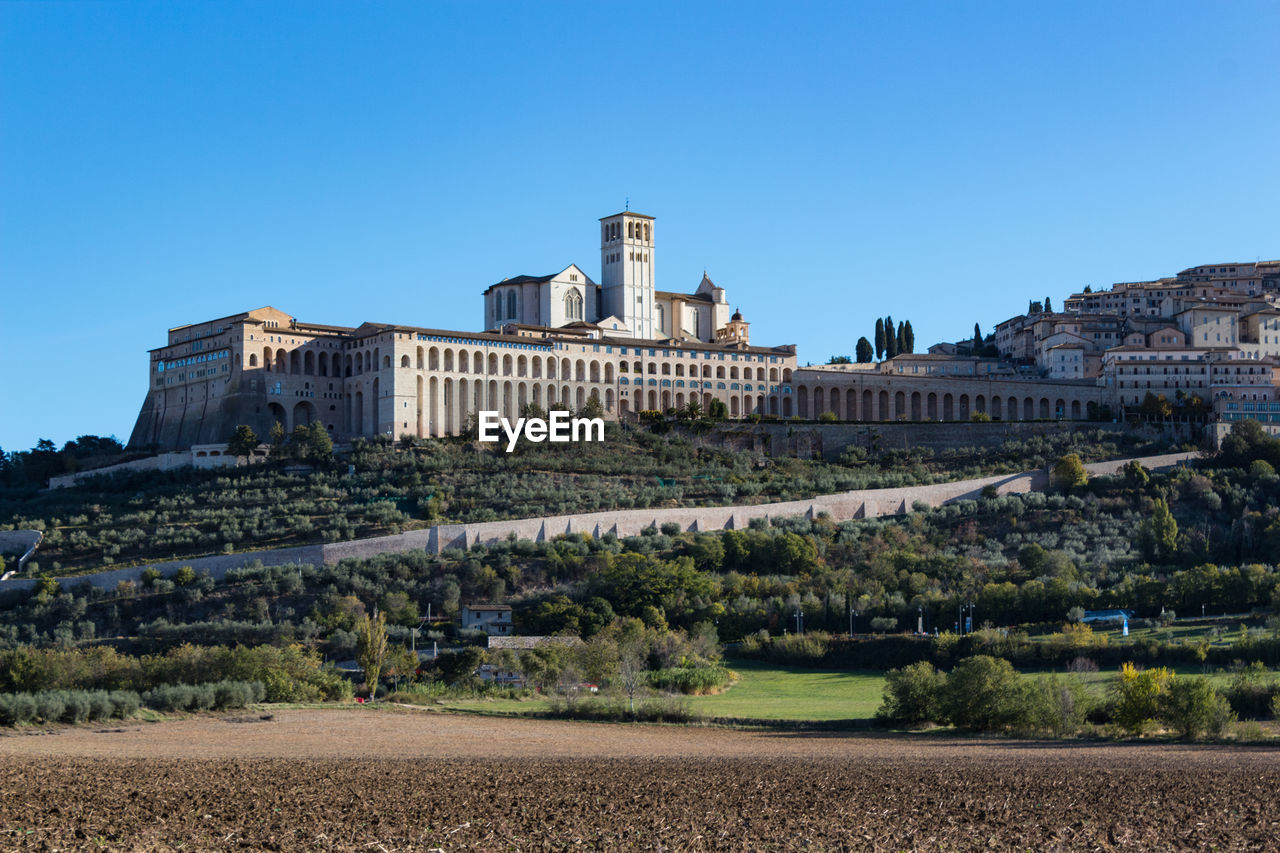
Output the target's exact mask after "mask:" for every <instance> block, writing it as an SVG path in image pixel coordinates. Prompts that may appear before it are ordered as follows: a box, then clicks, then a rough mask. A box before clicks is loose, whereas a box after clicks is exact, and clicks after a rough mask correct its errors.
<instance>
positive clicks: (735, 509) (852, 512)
mask: <svg viewBox="0 0 1280 853" xmlns="http://www.w3.org/2000/svg"><path fill="white" fill-rule="evenodd" d="M1195 456H1196V454H1194V453H1171V454H1166V455H1163V456H1147V457H1141V458H1140V461H1141V462H1142V464H1143V465H1145V466H1146V467H1147V468H1149V469H1151V470H1160V469H1163V468H1171V467H1173V466H1175V465H1177V464H1179V463H1180V462H1183V461H1185V460H1187V459H1191V458H1194V457H1195ZM1128 461H1129V460H1128V459H1118V460H1112V461H1110V462H1094V463H1091V464H1088V465H1086V466H1085V469H1086V470H1087V471H1088V472H1089V473H1090V474H1092V475H1101V474H1114V473H1115V472H1117V471H1118V470H1120V468H1121V467H1122V466H1123V465H1124V464H1125V463H1127V462H1128ZM1047 484H1048V474H1047V473H1046V472H1044V471H1028V472H1024V473H1021V474H1009V475H1001V476H995V477H981V478H978V479H974V480H958V481H956V482H951V483H932V484H929V485H925V486H906V487H901V488H893V489H861V490H858V491H852V492H841V493H838V494H833V495H819V496H818V497H814V498H806V499H804V500H798V501H782V502H779V503H768V504H755V505H750V506H726V507H705V508H703V507H677V508H672V509H630V510H611V511H606V512H590V513H581V514H574V515H556V516H547V517H540V518H517V519H510V520H507V521H485V522H476V523H473V524H442V525H439V526H436V527H431V528H427V529H424V530H411V531H409V532H407V533H398V534H394V535H391V536H374V537H371V538H368V539H356V540H353V541H350V542H335V543H331V544H327V545H302V546H299V547H295V548H277V549H273V550H268V551H246V552H242V553H237V554H224V555H217V556H212V557H194V558H190V559H186V560H171V561H168V562H164V563H152V564H150V565H148V566H133V567H130V568H121V569H113V570H111V571H106V572H98V573H96V574H92V575H80V576H76V577H70V578H59V580H60V581H61V582H63V583H64V584H67V585H69V586H74V585H76V584H81V583H88V584H90V585H91V586H95V587H99V588H102V589H110V588H112V587H114V586H115V585H116V584H118V583H119V582H120V581H123V580H135V581H136V580H137V579H138V578H139V577H140V576H141V575H142V572H143V571H144V570H145V569H148V568H151V569H156V570H158V571H160V572H162V573H164V574H171V573H172V572H174V571H177V569H179V568H180V567H182V566H190V567H191V568H193V569H195V570H196V571H197V572H208V573H209V574H210V575H211V576H212V577H214V578H215V579H220V578H222V577H223V576H225V575H226V573H227V571H228V570H230V569H236V568H241V567H243V566H246V565H248V564H249V563H252V562H254V561H255V560H256V561H260V562H262V563H263V565H269V566H279V565H290V564H311V565H322V564H323V565H332V564H334V563H337V562H338V561H340V560H343V559H347V558H358V559H363V558H368V557H373V556H376V555H378V554H388V553H399V552H404V551H418V550H425V551H428V552H430V553H433V554H438V553H440V552H441V551H443V550H444V549H446V548H462V549H466V548H470V547H471V546H472V545H475V544H477V543H479V544H490V543H494V542H501V541H503V540H505V539H508V538H511V537H512V536H513V535H514V537H515V538H516V539H527V540H530V541H533V542H542V541H546V540H548V539H554V538H555V537H557V536H561V535H563V534H566V533H588V534H590V535H591V536H594V537H600V536H604V535H606V534H609V533H613V534H615V535H616V536H619V537H625V536H637V535H639V534H640V532H641V531H642V530H644V529H645V528H647V527H661V526H662V525H664V524H667V523H674V524H677V525H679V526H680V529H681V530H687V531H707V530H740V529H743V528H745V527H747V526H748V525H749V524H750V523H751V520H752V519H753V518H765V519H767V518H788V517H793V516H805V517H807V518H815V517H817V516H819V515H822V514H824V513H825V514H827V515H829V516H830V517H831V518H832V519H833V520H835V521H847V520H849V519H854V518H877V517H880V516H886V515H897V514H900V513H905V512H909V511H910V510H911V508H912V506H913V505H914V504H916V503H923V504H926V505H928V506H930V507H936V506H941V505H943V504H946V503H951V502H954V501H960V500H973V499H977V498H979V497H981V496H982V491H983V489H985V488H986V487H987V486H995V487H996V491H997V493H998V494H1002V495H1006V494H1025V493H1026V492H1031V491H1036V490H1039V489H1043V488H1044V487H1045V486H1046V485H1047ZM34 583H35V581H34V580H32V579H30V578H13V579H10V580H7V581H3V582H0V592H3V591H5V590H12V589H29V588H30V587H31V586H32V585H34Z"/></svg>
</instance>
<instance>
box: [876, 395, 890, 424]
mask: <svg viewBox="0 0 1280 853" xmlns="http://www.w3.org/2000/svg"><path fill="white" fill-rule="evenodd" d="M879 396H880V398H879V399H878V400H877V401H876V420H878V421H887V420H889V392H888V391H881V392H880V395H879Z"/></svg>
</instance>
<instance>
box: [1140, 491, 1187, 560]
mask: <svg viewBox="0 0 1280 853" xmlns="http://www.w3.org/2000/svg"><path fill="white" fill-rule="evenodd" d="M1139 541H1140V542H1141V543H1142V547H1143V550H1144V551H1145V552H1146V555H1147V558H1148V559H1151V560H1161V561H1166V560H1169V559H1171V558H1172V557H1173V555H1174V554H1176V553H1177V551H1178V521H1177V519H1175V518H1174V517H1173V513H1172V512H1170V511H1169V504H1168V503H1167V502H1166V501H1165V499H1164V498H1156V499H1155V502H1154V503H1153V505H1152V507H1151V514H1150V516H1148V517H1147V520H1146V521H1145V522H1143V524H1142V528H1141V531H1140V533H1139Z"/></svg>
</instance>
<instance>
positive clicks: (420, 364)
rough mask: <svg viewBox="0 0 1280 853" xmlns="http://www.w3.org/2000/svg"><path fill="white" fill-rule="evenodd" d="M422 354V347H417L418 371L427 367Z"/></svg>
mask: <svg viewBox="0 0 1280 853" xmlns="http://www.w3.org/2000/svg"><path fill="white" fill-rule="evenodd" d="M422 353H423V349H422V347H418V369H419V370H425V369H426V366H427V364H426V359H425V358H424V357H423V354H422ZM419 437H421V436H419Z"/></svg>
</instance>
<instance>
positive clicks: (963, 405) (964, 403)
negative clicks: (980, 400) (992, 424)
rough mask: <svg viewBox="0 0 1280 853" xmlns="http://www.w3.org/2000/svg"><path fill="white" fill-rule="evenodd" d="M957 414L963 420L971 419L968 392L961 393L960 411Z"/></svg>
mask: <svg viewBox="0 0 1280 853" xmlns="http://www.w3.org/2000/svg"><path fill="white" fill-rule="evenodd" d="M956 415H957V416H958V417H959V418H960V420H962V421H967V420H969V395H968V394H961V395H960V411H959V412H957V413H956Z"/></svg>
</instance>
